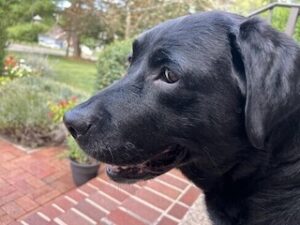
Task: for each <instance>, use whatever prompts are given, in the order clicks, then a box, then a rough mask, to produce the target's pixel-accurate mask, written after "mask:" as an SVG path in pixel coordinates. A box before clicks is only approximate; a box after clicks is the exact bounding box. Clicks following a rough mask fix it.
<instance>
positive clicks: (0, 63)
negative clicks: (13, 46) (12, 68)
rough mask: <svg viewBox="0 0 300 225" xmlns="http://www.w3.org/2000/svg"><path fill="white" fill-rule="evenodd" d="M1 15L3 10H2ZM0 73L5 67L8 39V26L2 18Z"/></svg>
mask: <svg viewBox="0 0 300 225" xmlns="http://www.w3.org/2000/svg"><path fill="white" fill-rule="evenodd" d="M0 16H1V11H0ZM0 31H1V32H0V75H1V74H2V72H3V69H4V58H5V45H6V41H7V35H6V26H5V24H4V22H3V21H2V20H0Z"/></svg>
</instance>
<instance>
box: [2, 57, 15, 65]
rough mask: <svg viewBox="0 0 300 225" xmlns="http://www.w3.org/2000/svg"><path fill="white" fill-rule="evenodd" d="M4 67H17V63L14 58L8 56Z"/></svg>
mask: <svg viewBox="0 0 300 225" xmlns="http://www.w3.org/2000/svg"><path fill="white" fill-rule="evenodd" d="M4 65H5V66H7V67H15V66H16V65H17V61H16V59H15V58H14V57H13V56H8V57H7V58H6V59H5V60H4Z"/></svg>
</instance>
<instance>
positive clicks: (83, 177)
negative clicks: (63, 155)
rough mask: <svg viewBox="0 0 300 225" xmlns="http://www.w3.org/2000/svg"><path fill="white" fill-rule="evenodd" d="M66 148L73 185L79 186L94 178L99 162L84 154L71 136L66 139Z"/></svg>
mask: <svg viewBox="0 0 300 225" xmlns="http://www.w3.org/2000/svg"><path fill="white" fill-rule="evenodd" d="M67 146H68V156H69V159H70V166H71V171H72V177H73V181H74V183H75V185H76V186H80V185H82V184H84V183H86V182H87V181H89V180H90V179H92V178H94V177H96V176H97V175H98V170H99V167H100V162H98V161H96V160H95V159H93V158H91V157H89V156H88V155H87V154H85V153H84V152H83V151H82V150H81V149H80V147H79V146H78V145H77V143H76V141H75V140H74V139H73V138H72V137H71V136H68V137H67Z"/></svg>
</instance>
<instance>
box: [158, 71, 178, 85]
mask: <svg viewBox="0 0 300 225" xmlns="http://www.w3.org/2000/svg"><path fill="white" fill-rule="evenodd" d="M162 77H163V79H164V80H165V81H166V82H167V83H170V84H171V83H175V82H176V81H178V80H179V77H178V76H177V74H175V73H173V72H172V71H170V70H169V69H168V68H164V69H163V70H162Z"/></svg>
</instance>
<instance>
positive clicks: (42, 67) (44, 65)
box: [22, 54, 53, 76]
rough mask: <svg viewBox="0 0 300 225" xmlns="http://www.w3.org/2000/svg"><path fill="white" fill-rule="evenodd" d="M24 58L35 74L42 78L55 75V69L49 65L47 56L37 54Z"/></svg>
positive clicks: (27, 55)
mask: <svg viewBox="0 0 300 225" xmlns="http://www.w3.org/2000/svg"><path fill="white" fill-rule="evenodd" d="M22 58H24V59H25V62H26V64H27V65H28V66H30V68H32V70H33V72H34V73H35V74H37V75H41V76H49V75H50V76H51V75H53V69H52V67H51V65H50V64H49V60H48V56H47V55H37V54H26V55H24V56H23V57H22Z"/></svg>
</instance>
